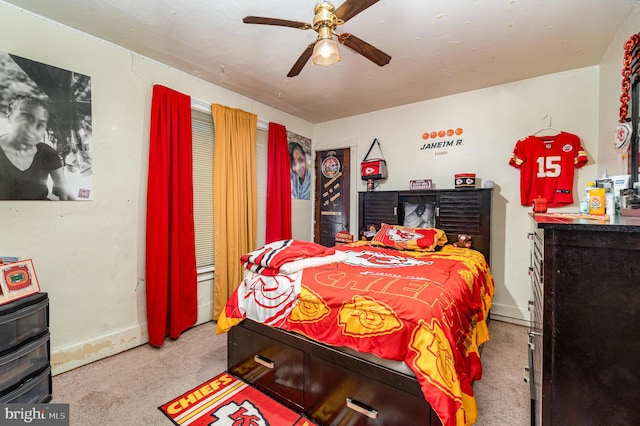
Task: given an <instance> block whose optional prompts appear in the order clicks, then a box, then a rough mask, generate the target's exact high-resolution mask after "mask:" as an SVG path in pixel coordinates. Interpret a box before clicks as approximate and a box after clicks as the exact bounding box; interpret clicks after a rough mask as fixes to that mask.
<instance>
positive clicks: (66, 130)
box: [0, 52, 93, 201]
mask: <svg viewBox="0 0 640 426" xmlns="http://www.w3.org/2000/svg"><path fill="white" fill-rule="evenodd" d="M91 139H92V118H91V78H90V77H88V76H86V75H84V74H80V73H77V72H74V71H68V70H65V69H62V68H57V67H54V66H51V65H47V64H43V63H41V62H37V61H33V60H31V59H26V58H22V57H20V56H17V55H13V54H10V53H5V52H0V201H2V200H53V201H70V200H91V199H92V189H93V188H92V187H93V185H92V174H93V172H92V164H93V157H92V153H91Z"/></svg>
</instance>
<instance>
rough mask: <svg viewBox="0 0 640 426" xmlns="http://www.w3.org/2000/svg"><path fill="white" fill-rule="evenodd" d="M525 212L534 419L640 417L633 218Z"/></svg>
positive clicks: (639, 298) (638, 240)
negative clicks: (530, 228)
mask: <svg viewBox="0 0 640 426" xmlns="http://www.w3.org/2000/svg"><path fill="white" fill-rule="evenodd" d="M532 221H533V232H532V233H531V234H530V237H531V239H532V245H531V267H530V275H531V279H532V288H533V291H532V294H533V299H532V300H531V302H530V312H531V330H530V332H529V349H530V353H529V380H530V384H531V398H532V408H531V420H532V424H535V425H559V426H564V425H637V424H640V406H639V405H638V404H639V403H640V367H639V361H638V357H639V356H640V338H639V337H640V335H639V334H638V328H637V327H638V324H640V286H639V285H638V282H637V281H638V278H639V277H640V218H624V217H620V218H616V220H615V221H607V222H604V221H603V222H599V221H594V220H587V219H569V218H566V217H549V216H538V215H532Z"/></svg>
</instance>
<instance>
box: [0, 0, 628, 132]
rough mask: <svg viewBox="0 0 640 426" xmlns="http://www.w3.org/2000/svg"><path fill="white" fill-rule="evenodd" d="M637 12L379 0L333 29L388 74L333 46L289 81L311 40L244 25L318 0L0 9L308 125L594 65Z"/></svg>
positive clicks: (602, 5) (121, 1)
mask: <svg viewBox="0 0 640 426" xmlns="http://www.w3.org/2000/svg"><path fill="white" fill-rule="evenodd" d="M637 2H638V0H380V1H379V2H378V3H376V4H374V5H373V6H371V7H369V8H368V9H366V10H364V11H363V12H361V13H360V14H358V15H356V16H355V17H353V18H352V19H351V20H349V21H348V22H346V23H345V24H344V25H342V26H340V27H338V29H337V31H338V32H348V33H351V34H353V35H355V36H357V37H359V38H361V39H363V40H365V41H367V42H368V43H370V44H372V45H374V46H375V47H377V48H378V49H380V50H382V51H384V52H385V53H387V54H389V55H390V56H391V57H392V59H391V62H390V63H389V64H388V65H386V66H384V67H379V66H377V65H375V64H374V63H373V62H370V61H369V60H367V59H366V58H364V57H363V56H361V55H358V54H357V53H354V52H353V51H351V50H349V49H347V48H346V47H344V46H342V45H341V46H340V51H341V55H342V61H341V62H339V63H337V64H335V65H332V66H329V67H322V66H318V65H312V64H311V63H310V62H309V63H308V64H307V65H306V66H305V67H304V69H303V70H302V72H301V73H300V75H298V76H297V77H293V78H288V77H286V75H287V73H288V72H289V70H290V69H291V67H292V66H293V64H294V62H295V61H296V60H297V59H298V57H299V56H300V54H301V53H302V52H303V50H304V49H305V48H306V47H307V45H309V44H310V43H312V42H313V41H314V39H315V37H316V35H317V34H316V33H315V31H313V30H307V31H302V30H299V29H294V28H287V27H277V26H271V25H249V24H244V23H243V22H242V18H243V17H245V16H248V15H255V16H264V17H270V18H280V19H286V20H292V21H302V22H309V23H312V21H313V9H314V6H315V5H316V4H317V3H318V0H288V1H287V0H270V1H264V0H64V1H44V0H7V3H12V4H14V5H17V6H19V7H21V8H24V9H26V10H29V11H32V12H34V13H36V14H38V15H42V16H45V17H47V18H50V19H51V20H54V21H57V22H60V23H62V24H65V25H68V26H70V27H73V28H76V29H78V30H80V31H83V32H86V33H89V34H93V35H95V36H96V37H99V38H101V39H104V40H108V41H110V42H113V43H116V44H118V45H121V46H124V47H126V48H127V49H130V50H132V51H134V52H138V53H140V54H142V55H144V56H147V57H149V58H152V59H154V60H156V61H159V62H161V63H164V64H168V65H170V66H172V67H175V68H177V69H180V70H182V71H184V72H186V73H188V74H192V75H195V76H197V77H199V78H201V79H203V80H206V81H209V82H211V83H213V84H215V85H218V86H221V87H224V88H227V89H229V90H231V91H233V92H236V93H239V94H242V95H245V96H247V97H249V98H252V99H254V100H256V101H259V102H261V103H264V104H266V105H270V106H272V107H274V108H277V109H279V110H281V111H285V112H288V113H290V114H292V115H295V116H297V117H300V118H303V119H306V120H308V121H310V122H313V123H319V122H324V121H327V120H332V119H336V118H341V117H348V116H352V115H356V114H362V113H366V112H370V111H375V110H379V109H384V108H389V107H393V106H398V105H403V104H407V103H412V102H417V101H422V100H426V99H433V98H437V97H441V96H446V95H450V94H454V93H460V92H465V91H470V90H475V89H480V88H484V87H490V86H495V85H498V84H503V83H508V82H513V81H518V80H522V79H526V78H530V77H535V76H540V75H544V74H550V73H555V72H560V71H565V70H570V69H576V68H582V67H587V66H592V65H597V64H598V63H599V62H600V60H601V58H602V56H603V54H604V53H605V51H606V49H607V48H608V46H609V44H610V42H611V40H612V39H613V37H614V35H615V34H616V31H617V30H618V28H619V27H620V26H621V25H622V23H623V22H625V20H626V19H627V17H628V15H629V14H630V13H631V12H632V10H633V8H634V6H635V5H636V4H637ZM342 3H343V2H342V1H341V0H338V1H336V2H335V3H334V5H335V7H336V8H337V7H339V6H340V5H341V4H342ZM620 48H621V49H622V46H621V47H620ZM96 59H98V60H99V58H96ZM190 95H192V96H194V97H196V98H197V93H192V94H190ZM211 101H213V102H215V100H211Z"/></svg>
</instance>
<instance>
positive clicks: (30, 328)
mask: <svg viewBox="0 0 640 426" xmlns="http://www.w3.org/2000/svg"><path fill="white" fill-rule="evenodd" d="M48 329H49V298H48V297H47V293H38V294H34V295H31V296H27V297H24V298H22V299H19V300H16V301H14V302H11V303H7V304H5V305H0V356H3V355H5V354H6V353H7V352H9V351H11V350H13V349H14V348H15V347H16V346H18V345H20V344H22V343H24V342H26V341H28V340H29V339H32V338H35V337H37V336H40V335H42V333H44V332H45V331H47V330H48Z"/></svg>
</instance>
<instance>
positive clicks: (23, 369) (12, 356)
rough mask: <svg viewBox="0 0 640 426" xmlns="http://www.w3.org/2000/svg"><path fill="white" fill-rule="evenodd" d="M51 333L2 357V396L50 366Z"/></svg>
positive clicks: (0, 378)
mask: <svg viewBox="0 0 640 426" xmlns="http://www.w3.org/2000/svg"><path fill="white" fill-rule="evenodd" d="M49 362H50V360H49V333H48V332H45V334H44V335H42V336H41V337H40V338H38V339H36V340H33V341H30V342H28V343H25V344H24V345H21V346H18V347H16V348H15V349H14V350H13V352H10V353H7V354H6V355H4V356H2V357H0V395H5V394H7V393H9V392H10V391H11V390H12V389H13V388H15V387H17V386H18V385H20V384H21V383H22V382H24V381H26V380H27V379H29V378H31V377H32V376H34V375H36V374H37V373H40V372H41V371H43V370H44V369H45V368H47V367H48V366H49Z"/></svg>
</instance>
